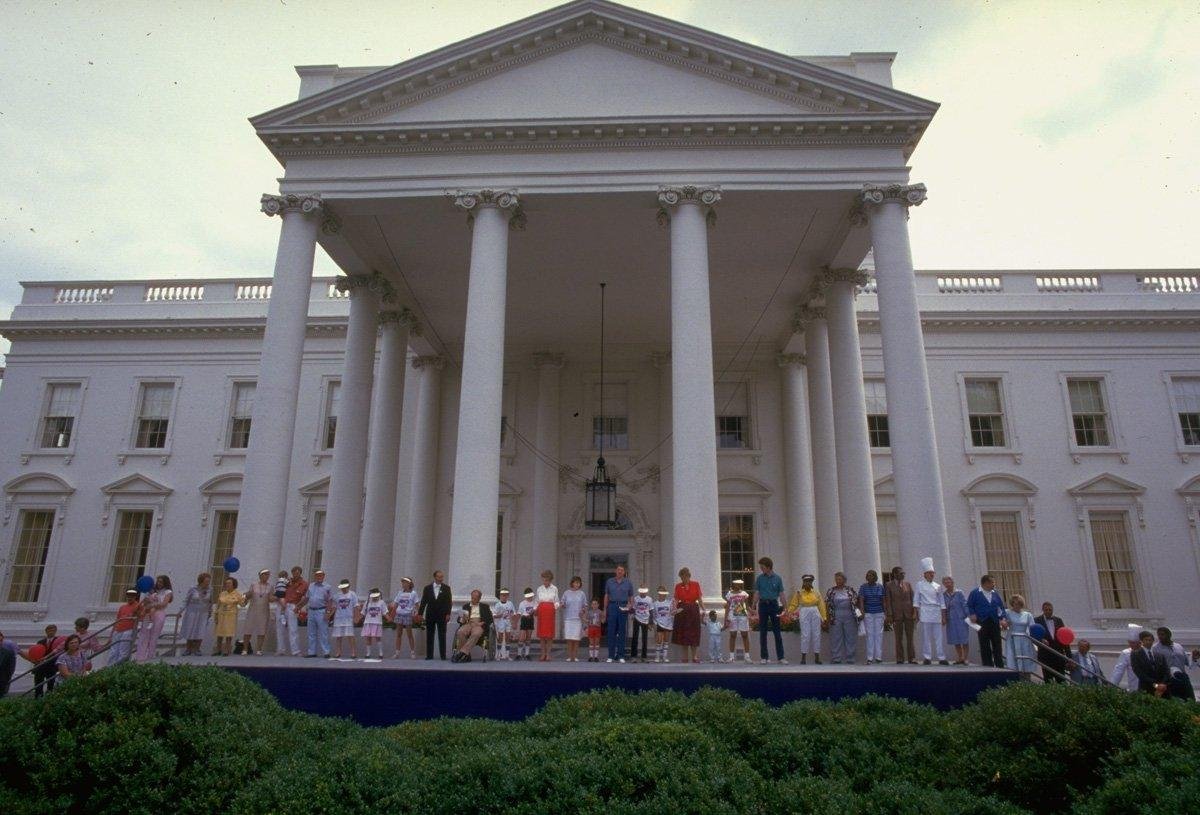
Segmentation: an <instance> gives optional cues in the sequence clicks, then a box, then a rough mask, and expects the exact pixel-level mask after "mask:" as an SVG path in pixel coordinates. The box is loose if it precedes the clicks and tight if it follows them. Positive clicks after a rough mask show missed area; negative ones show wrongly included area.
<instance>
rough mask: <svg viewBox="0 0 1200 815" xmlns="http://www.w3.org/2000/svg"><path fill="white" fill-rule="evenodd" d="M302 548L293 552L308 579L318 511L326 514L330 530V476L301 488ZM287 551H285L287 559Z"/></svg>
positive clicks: (310, 571) (294, 559)
mask: <svg viewBox="0 0 1200 815" xmlns="http://www.w3.org/2000/svg"><path fill="white" fill-rule="evenodd" d="M299 492H300V536H299V537H300V540H301V542H300V548H299V550H298V551H295V552H293V553H292V554H293V555H294V557H293V558H292V560H293V561H294V565H299V566H300V568H302V569H303V570H304V574H305V576H306V579H308V580H311V579H312V569H311V567H312V562H313V555H315V554H316V544H317V540H316V535H317V524H316V517H317V513H318V512H324V513H326V514H325V524H326V526H325V531H326V532H328V531H329V513H328V508H329V477H328V476H325V477H324V478H319V479H317V480H316V481H314V482H312V483H311V484H307V485H305V486H303V487H301V488H300V490H299ZM287 554H288V553H287V552H284V558H285V561H286V557H287Z"/></svg>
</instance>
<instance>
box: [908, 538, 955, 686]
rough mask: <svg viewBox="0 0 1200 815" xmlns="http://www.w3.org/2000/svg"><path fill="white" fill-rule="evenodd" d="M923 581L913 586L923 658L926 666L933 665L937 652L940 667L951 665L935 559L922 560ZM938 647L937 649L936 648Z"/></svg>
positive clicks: (940, 585) (941, 590)
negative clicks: (934, 567) (934, 655)
mask: <svg viewBox="0 0 1200 815" xmlns="http://www.w3.org/2000/svg"><path fill="white" fill-rule="evenodd" d="M921 572H922V573H923V574H922V579H921V580H919V581H918V582H917V585H915V586H913V608H914V609H916V611H917V623H918V625H920V627H921V656H922V657H923V658H924V660H925V663H924V664H926V665H931V664H932V663H933V652H934V651H935V650H936V651H937V660H938V665H949V664H950V663H949V662H948V661H947V660H946V643H945V637H944V636H943V635H942V609H943V608H944V607H945V603H944V598H943V596H942V592H943V591H944V589H943V588H942V584H941V583H938V582H936V581H934V579H933V578H934V574H935V573H934V569H933V558H931V557H927V558H921ZM934 646H936V648H935V647H934Z"/></svg>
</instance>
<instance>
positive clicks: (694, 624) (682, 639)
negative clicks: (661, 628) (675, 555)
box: [671, 566, 704, 662]
mask: <svg viewBox="0 0 1200 815" xmlns="http://www.w3.org/2000/svg"><path fill="white" fill-rule="evenodd" d="M675 606H676V608H678V609H679V613H678V614H677V615H676V617H675V630H674V631H673V632H672V633H671V642H673V643H674V644H675V645H682V646H683V661H684V662H689V661H690V662H699V661H700V654H699V649H700V616H701V614H703V613H704V600H703V599H702V597H701V594H700V584H699V583H697V582H696V581H695V580H692V573H691V571H690V570H689V569H688V567H687V566H684V567H683V568H682V569H680V570H679V582H678V583H676V584H675Z"/></svg>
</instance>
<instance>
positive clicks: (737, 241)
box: [326, 191, 850, 351]
mask: <svg viewBox="0 0 1200 815" xmlns="http://www.w3.org/2000/svg"><path fill="white" fill-rule="evenodd" d="M849 203H850V199H849V194H848V193H846V194H844V195H838V194H834V193H831V192H823V193H815V192H748V191H733V192H726V194H725V197H724V199H723V200H722V201H721V203H720V204H719V205H718V206H717V220H716V224H715V226H714V227H713V228H712V229H710V230H709V232H708V245H709V264H710V278H711V286H710V292H711V297H712V314H713V337H714V342H715V343H717V344H718V346H722V345H724V346H731V345H736V344H738V343H741V342H742V341H743V340H746V341H747V342H749V343H753V344H757V345H760V346H761V347H762V348H763V350H773V349H776V348H779V347H782V346H783V344H784V343H786V341H787V338H788V337H789V336H790V334H791V328H790V326H791V318H792V315H793V313H794V311H795V307H796V304H797V302H798V301H799V300H800V299H801V298H802V296H803V295H804V293H805V292H806V290H807V288H808V286H809V285H810V283H811V280H812V275H813V272H814V270H815V269H816V268H818V267H819V266H820V264H822V263H826V262H829V260H830V257H829V254H828V252H829V247H830V246H843V245H844V243H845V242H844V241H843V238H844V232H845V230H846V228H847V227H846V218H845V215H846V211H847V208H848V207H849ZM331 204H332V206H333V208H334V210H335V211H336V212H337V215H338V218H339V219H340V220H341V221H342V230H341V233H340V234H339V235H338V238H337V240H336V241H329V240H326V248H327V249H328V250H329V251H330V254H331V255H333V256H334V259H335V260H337V261H338V262H339V263H341V264H342V265H343V267H344V268H349V269H363V268H373V269H377V270H378V271H380V272H381V273H383V274H384V275H385V276H386V277H388V278H389V279H390V280H391V281H392V282H393V283H394V284H395V286H396V288H397V291H398V293H399V297H400V299H401V301H403V303H404V304H405V305H408V306H409V307H410V308H413V309H414V310H415V311H416V312H417V313H418V316H419V318H420V319H421V321H422V322H423V323H424V324H425V328H426V333H425V337H426V340H428V341H429V342H430V343H431V344H433V345H434V346H435V347H437V346H438V345H444V346H448V347H449V348H450V349H451V351H453V350H454V349H455V348H457V347H460V346H461V342H462V337H463V331H464V323H465V319H466V302H467V299H466V294H467V281H468V274H469V266H470V243H471V232H470V229H469V227H468V225H467V219H466V216H465V215H464V214H463V213H462V212H461V211H459V210H456V209H455V208H454V207H453V206H452V205H451V203H450V201H449V200H448V199H446V198H396V199H386V200H346V201H340V202H338V201H334V202H331ZM522 204H523V208H524V211H525V214H526V218H527V225H526V228H525V229H524V230H512V231H510V233H509V238H510V239H509V254H508V288H507V306H506V323H505V324H506V343H507V344H508V345H509V346H510V347H516V346H539V347H544V348H549V349H553V348H555V347H562V346H565V345H571V344H575V343H578V342H580V341H581V340H582V341H584V342H591V341H592V340H593V339H594V338H595V337H596V332H597V331H598V327H599V314H598V306H599V292H598V284H599V283H600V282H606V283H608V284H609V285H608V295H607V296H608V316H609V319H608V323H607V334H608V337H607V339H608V341H609V342H611V343H613V344H625V343H629V344H643V343H653V344H656V345H659V346H661V347H663V348H666V347H668V346H669V342H670V300H671V298H670V235H669V232H668V231H667V230H665V229H661V228H660V227H659V226H658V224H657V223H656V218H655V215H656V212H657V209H658V205H657V201H656V198H655V196H654V194H653V193H652V192H645V193H624V192H623V193H606V194H591V195H575V196H568V195H530V196H526V197H524V198H523V200H522ZM760 318H761V319H760ZM756 321H757V322H758V325H757V326H756V327H755V323H756Z"/></svg>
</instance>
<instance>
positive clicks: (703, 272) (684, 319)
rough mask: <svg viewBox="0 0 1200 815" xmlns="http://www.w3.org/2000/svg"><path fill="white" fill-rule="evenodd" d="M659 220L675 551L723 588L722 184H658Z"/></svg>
mask: <svg viewBox="0 0 1200 815" xmlns="http://www.w3.org/2000/svg"><path fill="white" fill-rule="evenodd" d="M658 200H659V203H660V204H661V205H662V209H660V210H659V220H660V223H665V222H669V224H670V230H671V427H672V433H673V436H672V446H671V450H672V456H671V459H672V461H671V480H672V485H673V488H674V494H673V495H672V513H671V514H672V523H671V535H672V538H673V541H672V547H671V559H670V561H667V560H666V559H665V558H664V560H663V563H662V568H663V571H664V573H665V574H669V575H673V574H675V572H676V571H677V570H678V569H679V568H681V567H683V566H687V567H688V568H689V569H691V571H692V575H693V576H694V577H695V578H696V579H697V580H698V581H699V582H700V585H701V586H702V587H703V588H704V589H705V590H706V591H708V592H709V593H710V595H714V596H715V595H718V594H719V593H720V590H721V556H720V544H719V526H718V509H717V418H716V406H715V399H716V396H715V394H714V392H713V351H712V318H711V314H710V310H709V282H708V233H707V230H708V223H709V222H710V221H711V220H712V219H713V218H715V213H714V212H713V210H712V207H713V205H714V204H716V203H717V202H718V201H719V200H721V191H720V189H718V188H716V187H701V188H697V187H690V186H688V187H660V188H659V192H658Z"/></svg>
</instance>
